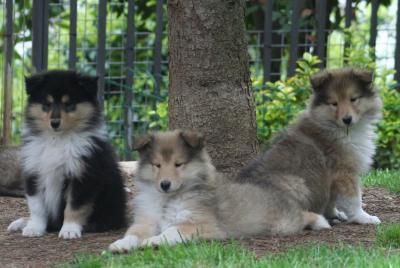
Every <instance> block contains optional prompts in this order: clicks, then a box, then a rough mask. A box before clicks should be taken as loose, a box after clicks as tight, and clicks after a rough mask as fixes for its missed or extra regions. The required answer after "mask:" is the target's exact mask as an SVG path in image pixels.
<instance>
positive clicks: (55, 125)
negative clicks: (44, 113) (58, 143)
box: [50, 119, 61, 129]
mask: <svg viewBox="0 0 400 268" xmlns="http://www.w3.org/2000/svg"><path fill="white" fill-rule="evenodd" d="M60 124H61V120H60V119H51V121H50V125H51V127H52V128H54V129H57V128H59V127H60Z"/></svg>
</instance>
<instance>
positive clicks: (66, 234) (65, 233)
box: [58, 222, 82, 239]
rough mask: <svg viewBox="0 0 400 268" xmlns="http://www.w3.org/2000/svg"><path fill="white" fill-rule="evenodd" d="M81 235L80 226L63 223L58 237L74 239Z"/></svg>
mask: <svg viewBox="0 0 400 268" xmlns="http://www.w3.org/2000/svg"><path fill="white" fill-rule="evenodd" d="M81 236H82V226H81V225H79V224H76V223H73V222H72V223H64V224H63V226H62V228H61V230H60V232H59V234H58V237H59V238H64V239H76V238H80V237H81Z"/></svg>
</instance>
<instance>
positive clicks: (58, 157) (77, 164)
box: [21, 133, 104, 217]
mask: <svg viewBox="0 0 400 268" xmlns="http://www.w3.org/2000/svg"><path fill="white" fill-rule="evenodd" d="M97 134H100V133H97ZM92 135H93V133H70V134H64V135H60V134H58V133H47V134H46V133H45V134H43V135H40V136H29V137H28V138H26V139H25V144H24V146H23V147H22V150H21V158H22V163H23V169H24V172H25V173H27V174H34V175H36V176H38V187H39V190H40V193H41V195H42V197H43V202H44V205H45V207H46V210H47V213H48V214H49V215H50V216H53V217H56V216H57V214H58V211H57V210H58V208H59V204H60V200H61V194H62V187H63V185H64V180H65V178H66V177H71V178H78V179H79V177H80V176H81V174H82V172H83V171H84V168H85V163H84V162H83V161H82V157H83V156H89V155H90V154H91V150H92V149H93V148H94V146H95V144H93V142H92V139H90V138H89V137H90V136H92ZM96 136H99V135H96ZM103 137H104V136H103Z"/></svg>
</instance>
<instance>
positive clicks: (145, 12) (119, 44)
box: [0, 0, 400, 169]
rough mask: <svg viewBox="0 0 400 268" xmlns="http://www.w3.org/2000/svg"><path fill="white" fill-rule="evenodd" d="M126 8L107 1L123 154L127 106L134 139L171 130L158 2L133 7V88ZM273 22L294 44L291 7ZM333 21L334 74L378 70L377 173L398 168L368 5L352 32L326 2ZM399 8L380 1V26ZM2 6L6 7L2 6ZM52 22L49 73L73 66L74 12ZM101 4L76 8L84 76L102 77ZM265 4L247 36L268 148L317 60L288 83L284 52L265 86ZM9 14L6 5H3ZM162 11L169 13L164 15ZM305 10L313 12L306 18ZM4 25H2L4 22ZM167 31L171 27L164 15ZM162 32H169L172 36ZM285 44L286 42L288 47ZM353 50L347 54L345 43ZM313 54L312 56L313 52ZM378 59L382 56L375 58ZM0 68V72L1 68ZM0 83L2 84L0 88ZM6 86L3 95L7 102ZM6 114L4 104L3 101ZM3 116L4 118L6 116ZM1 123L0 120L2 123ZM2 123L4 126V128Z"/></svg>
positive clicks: (26, 33) (113, 100)
mask: <svg viewBox="0 0 400 268" xmlns="http://www.w3.org/2000/svg"><path fill="white" fill-rule="evenodd" d="M126 2H127V1H121V0H109V1H108V3H109V4H108V10H107V12H108V15H107V55H106V70H107V80H106V89H105V93H106V96H105V101H106V103H105V114H106V119H107V123H108V128H109V133H110V135H111V136H112V137H113V144H114V146H115V148H117V149H118V151H119V154H120V155H122V154H123V152H124V151H126V150H127V149H126V148H125V144H124V140H123V134H124V131H125V129H124V125H123V116H124V109H125V107H126V106H127V105H128V106H130V107H132V110H133V113H134V114H133V128H134V134H136V135H138V134H140V133H142V132H145V131H148V130H163V129H167V128H168V90H167V88H168V66H167V62H168V51H167V47H168V40H167V35H166V34H164V35H163V39H162V45H163V46H162V47H163V50H162V61H163V65H162V80H161V90H160V93H159V94H155V93H154V88H155V77H154V75H153V57H154V51H153V48H154V39H155V38H154V36H155V34H154V32H155V27H156V14H155V7H156V0H149V1H135V3H136V10H135V27H136V32H137V34H136V40H135V63H134V68H133V73H134V84H133V86H132V88H128V87H127V86H126V85H125V79H124V74H125V71H126V70H125V69H124V65H123V64H124V63H123V61H124V42H125V38H126V32H125V29H126V24H127V21H126V13H127V8H126V7H127V3H126ZM276 2H277V4H276V10H274V13H273V17H274V18H275V20H274V21H275V22H276V23H277V25H278V26H279V27H280V28H279V29H280V30H279V33H280V34H281V35H282V38H286V39H287V38H288V35H289V34H288V33H289V30H290V16H291V13H290V12H288V10H290V4H289V2H290V1H276ZM306 2H307V3H308V4H307V7H306V9H305V10H303V11H304V12H303V13H302V22H301V23H302V25H301V27H302V28H307V29H312V28H313V27H314V24H315V19H314V18H313V13H312V10H313V9H314V8H315V7H314V6H313V4H312V3H314V1H311V0H306ZM328 2H329V5H330V6H329V7H328V9H329V10H328V12H329V14H330V16H329V18H327V22H328V27H329V28H330V29H331V30H330V32H329V35H328V37H327V38H328V40H327V43H328V47H327V59H325V63H326V65H327V67H329V68H336V67H343V66H345V65H346V66H355V67H362V68H369V69H373V70H376V79H375V82H376V84H377V86H378V87H379V89H380V93H381V95H382V98H383V100H384V106H385V107H384V120H383V121H382V122H381V123H380V124H379V125H378V126H377V128H378V133H379V140H378V152H377V155H376V166H377V167H381V168H396V169H397V168H400V143H399V139H400V133H399V132H400V130H398V127H397V126H398V125H399V123H400V122H399V121H400V119H399V118H400V116H399V115H400V96H399V93H398V92H397V91H396V90H395V89H394V88H395V86H396V84H395V82H394V81H393V80H392V77H393V71H392V70H388V69H385V68H383V67H382V64H381V65H380V66H379V59H378V57H377V58H376V59H373V58H372V57H371V55H372V53H371V52H372V50H371V49H370V48H369V47H368V39H369V12H370V11H369V6H370V1H364V0H356V1H353V7H354V16H355V18H354V22H353V24H352V26H351V27H350V28H349V29H346V28H345V27H344V14H343V12H342V11H341V9H340V8H339V4H338V3H339V2H338V1H328ZM393 3H394V1H390V0H385V1H379V4H380V8H379V13H378V21H379V24H380V25H383V26H385V27H386V26H387V25H392V24H391V23H392V22H393V21H394V17H393V15H392V13H391V12H390V9H391V6H393ZM1 4H3V2H1V0H0V5H1ZM50 4H51V8H50V14H49V17H50V20H49V68H65V66H67V59H68V27H69V24H68V19H69V13H68V12H69V10H68V5H66V4H65V3H64V4H63V3H62V1H59V0H50ZM97 4H98V1H97V0H85V1H78V35H77V43H78V53H77V57H78V63H77V69H78V70H79V71H82V72H85V73H88V74H95V73H96V57H97V55H96V45H97V37H96V33H97V21H96V18H97V7H98V6H97ZM263 4H264V1H262V0H251V1H248V2H247V10H246V24H247V28H248V30H249V35H248V37H249V38H248V40H249V54H250V58H251V65H250V66H251V77H252V81H253V90H254V97H255V100H256V104H257V110H256V113H257V127H258V136H259V139H260V142H261V143H262V144H268V142H269V140H270V138H271V136H273V135H274V134H275V133H276V132H278V131H280V130H281V129H282V128H284V127H286V126H287V125H288V124H289V123H290V121H291V120H292V119H293V118H294V117H295V116H296V115H297V114H298V113H299V112H300V111H301V110H303V109H304V107H305V105H306V101H307V99H308V97H309V95H310V85H309V75H310V74H312V73H314V72H316V71H318V68H317V64H318V63H319V59H317V58H316V57H314V56H312V55H311V54H309V53H305V54H303V49H302V48H299V53H301V54H299V55H300V56H302V58H301V59H300V60H299V61H298V63H297V64H298V68H297V74H296V75H295V76H293V77H291V78H289V79H286V68H287V59H288V53H287V51H288V47H287V46H286V47H283V48H282V55H281V56H282V58H281V61H282V63H281V65H280V68H281V76H280V79H278V80H277V81H274V82H270V83H266V84H264V83H263V79H262V72H263V71H262V64H261V59H262V36H259V35H254V34H252V31H253V32H254V31H255V30H259V29H262V27H263V12H262V11H263ZM0 7H3V6H0ZM165 8H166V7H165V6H164V14H166V10H165ZM305 11H307V12H305ZM3 18H4V9H2V8H0V36H4V31H5V28H4V24H2V19H3ZM3 22H4V21H3ZM31 25H32V1H28V0H15V14H14V29H15V32H16V34H15V39H14V40H15V43H16V45H15V50H14V62H13V64H14V77H13V85H14V90H13V94H14V95H13V130H12V131H13V142H14V143H19V142H20V133H21V125H22V121H23V113H24V106H25V101H26V96H25V91H24V83H23V77H24V76H25V75H29V74H31V73H32V66H31V56H32V55H31V40H32V36H31V31H30V28H31ZM164 25H165V28H166V27H168V24H167V21H166V16H165V15H164ZM165 28H164V30H166V29H165ZM314 37H315V33H313V32H312V31H311V32H307V34H306V35H304V36H300V39H302V38H305V39H307V38H308V39H312V38H314ZM286 41H287V40H286ZM345 42H346V43H348V44H349V46H348V47H347V48H346V49H345V50H343V44H344V43H345ZM3 44H4V43H3V39H2V38H0V49H1V50H3ZM310 52H313V51H310ZM376 52H377V54H379V53H382V49H380V51H376ZM3 61H4V59H3V53H0V65H1V66H2V64H3ZM1 68H2V67H0V69H1ZM1 79H2V77H0V82H1ZM129 90H132V92H133V95H134V101H133V102H132V103H130V104H127V103H125V102H124V93H125V92H126V91H129ZM2 93H3V92H2V87H1V86H0V95H1V96H2ZM0 111H2V102H0ZM0 117H1V116H0ZM0 119H1V118H0ZM1 124H2V122H1V120H0V128H1V127H2V126H1Z"/></svg>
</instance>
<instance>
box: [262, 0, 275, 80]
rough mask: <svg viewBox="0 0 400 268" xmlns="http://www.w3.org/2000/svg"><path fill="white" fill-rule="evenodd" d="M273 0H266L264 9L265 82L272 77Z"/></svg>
mask: <svg viewBox="0 0 400 268" xmlns="http://www.w3.org/2000/svg"><path fill="white" fill-rule="evenodd" d="M273 5H274V1H273V0H268V1H266V4H265V10H264V47H263V49H264V58H263V64H264V77H263V78H264V84H265V83H266V82H267V81H270V79H271V56H272V53H271V49H272V48H271V46H272V8H273Z"/></svg>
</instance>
